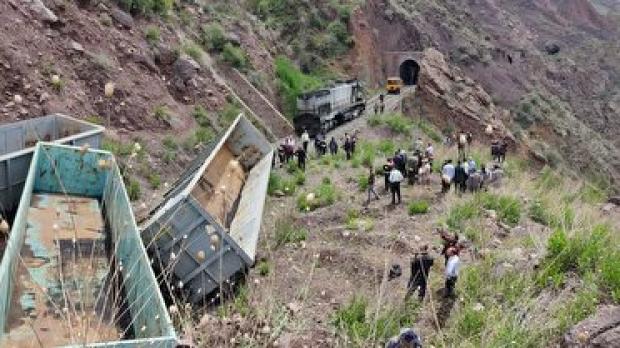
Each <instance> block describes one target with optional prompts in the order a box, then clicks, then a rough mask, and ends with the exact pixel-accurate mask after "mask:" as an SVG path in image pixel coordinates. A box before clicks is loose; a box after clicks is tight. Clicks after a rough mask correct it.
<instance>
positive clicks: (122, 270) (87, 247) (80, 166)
mask: <svg viewBox="0 0 620 348" xmlns="http://www.w3.org/2000/svg"><path fill="white" fill-rule="evenodd" d="M175 345H176V337H175V333H174V329H173V326H172V323H171V321H170V318H169V316H168V313H167V311H166V307H165V304H164V301H163V298H162V296H161V293H160V291H159V287H158V284H157V281H156V279H155V276H154V274H153V271H152V269H151V266H150V262H149V259H148V257H147V254H146V251H145V249H144V246H143V245H142V241H141V240H140V236H139V234H138V229H137V226H136V223H135V220H134V217H133V214H132V210H131V206H130V203H129V199H128V197H127V193H126V192H125V187H124V185H123V180H122V178H121V175H120V172H119V169H118V166H117V165H116V162H115V161H114V158H113V156H112V154H110V153H109V152H105V151H98V150H92V149H87V148H86V147H81V148H79V147H71V146H64V145H55V144H50V143H42V142H41V143H38V144H37V146H36V150H35V152H34V155H33V157H32V162H31V165H30V169H29V172H28V176H27V179H26V182H25V185H24V190H23V194H22V196H21V200H20V203H19V208H18V210H17V214H16V216H15V222H14V224H13V228H12V230H11V235H10V239H9V243H8V246H7V250H6V253H5V255H4V257H3V260H2V263H1V264H0V346H1V347H57V346H74V347H78V346H79V347H83V346H87V347H174V346H175Z"/></svg>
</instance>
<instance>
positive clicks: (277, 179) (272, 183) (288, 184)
mask: <svg viewBox="0 0 620 348" xmlns="http://www.w3.org/2000/svg"><path fill="white" fill-rule="evenodd" d="M296 189H297V183H296V182H295V180H294V179H286V178H283V177H282V176H280V175H279V174H278V173H276V172H271V175H270V176H269V183H268V185H267V193H268V194H269V195H271V196H273V195H275V194H276V192H278V191H279V192H281V193H283V194H284V195H286V196H292V195H293V194H295V190H296Z"/></svg>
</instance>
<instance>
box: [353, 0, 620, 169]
mask: <svg viewBox="0 0 620 348" xmlns="http://www.w3.org/2000/svg"><path fill="white" fill-rule="evenodd" d="M619 23H620V22H619V21H617V20H616V19H615V18H614V17H613V16H612V15H610V14H607V15H602V14H600V13H599V12H597V10H596V9H595V8H594V7H593V5H592V4H591V3H590V2H588V1H580V0H575V1H553V0H552V1H501V0H484V1H469V2H465V1H449V0H445V1H441V0H434V1H424V2H410V1H397V0H391V1H368V2H366V5H365V6H363V7H361V8H360V9H359V10H358V12H356V15H355V16H353V23H352V28H353V30H354V31H355V37H356V38H357V39H358V41H356V42H359V43H360V45H356V50H355V51H354V59H355V60H356V61H358V62H360V64H358V66H363V65H366V64H372V65H377V63H378V62H382V54H381V53H382V52H384V51H394V50H415V51H422V50H424V49H426V48H429V47H434V48H436V49H437V50H438V51H439V52H441V53H442V54H443V55H444V56H445V57H446V61H447V62H448V64H450V65H452V66H457V67H460V68H461V69H462V71H463V72H464V74H465V75H466V76H467V77H469V78H471V79H473V80H474V81H476V82H477V83H480V84H481V85H482V87H483V88H484V90H485V91H486V92H487V93H488V94H489V95H490V96H491V98H492V101H493V102H494V104H496V105H498V106H499V107H501V108H503V109H505V110H508V111H509V114H508V115H507V118H506V119H505V123H506V125H507V126H508V127H509V128H510V129H511V131H512V133H513V134H514V135H515V137H517V139H519V141H521V142H522V143H526V144H528V146H529V147H530V148H532V149H533V150H534V151H535V152H536V153H538V156H537V157H539V158H541V159H544V160H545V161H547V162H548V163H551V164H553V165H557V164H559V162H561V159H570V162H571V164H570V166H571V167H575V165H577V166H578V167H579V168H581V169H587V170H588V171H589V173H591V174H593V175H594V174H595V173H598V174H602V175H601V176H603V178H599V179H603V180H609V179H614V180H617V179H618V173H619V168H620V167H619V165H620V161H619V160H620V153H619V152H618V145H619V143H618V139H620V136H619V135H620V134H619V132H620V124H618V122H619V121H618V120H620V117H618V116H619V112H620V111H619V109H618V101H619V98H620V97H619V93H620V89H619V88H618V86H619V83H620V82H619V81H620V69H619V67H620V64H619V63H620V62H619V61H618V59H620V55H619V54H618V49H619V47H618V40H617V37H618V35H619V34H618V33H619V29H618V26H619ZM358 46H361V47H358ZM362 72H363V73H365V74H366V76H367V78H368V79H369V80H371V81H374V82H378V81H381V79H382V78H384V76H383V75H382V72H381V70H378V69H374V70H373V69H372V68H371V69H370V70H368V69H366V70H362ZM548 145H550V146H548ZM601 169H602V170H601Z"/></svg>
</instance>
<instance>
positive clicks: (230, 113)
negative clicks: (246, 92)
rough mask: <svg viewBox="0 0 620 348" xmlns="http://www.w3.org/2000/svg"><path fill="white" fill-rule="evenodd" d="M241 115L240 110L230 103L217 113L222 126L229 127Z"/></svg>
mask: <svg viewBox="0 0 620 348" xmlns="http://www.w3.org/2000/svg"><path fill="white" fill-rule="evenodd" d="M239 113H241V110H239V108H238V107H237V106H236V105H235V104H232V103H227V104H226V105H225V106H224V108H223V109H222V110H221V111H220V112H219V113H218V120H219V121H220V124H222V125H226V126H228V125H230V124H231V123H232V122H233V121H234V120H235V119H236V118H237V116H239Z"/></svg>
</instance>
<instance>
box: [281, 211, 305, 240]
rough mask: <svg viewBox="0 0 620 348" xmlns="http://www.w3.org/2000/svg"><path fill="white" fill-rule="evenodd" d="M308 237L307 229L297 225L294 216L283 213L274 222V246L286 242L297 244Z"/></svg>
mask: <svg viewBox="0 0 620 348" xmlns="http://www.w3.org/2000/svg"><path fill="white" fill-rule="evenodd" d="M307 238H308V230H306V229H305V228H303V227H301V226H299V225H297V224H296V223H295V220H294V217H293V216H292V215H290V214H285V215H284V216H282V217H281V218H279V219H278V220H276V223H275V234H274V239H275V247H276V248H279V247H281V246H284V245H287V244H297V243H300V242H302V241H305V240H306V239H307Z"/></svg>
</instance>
